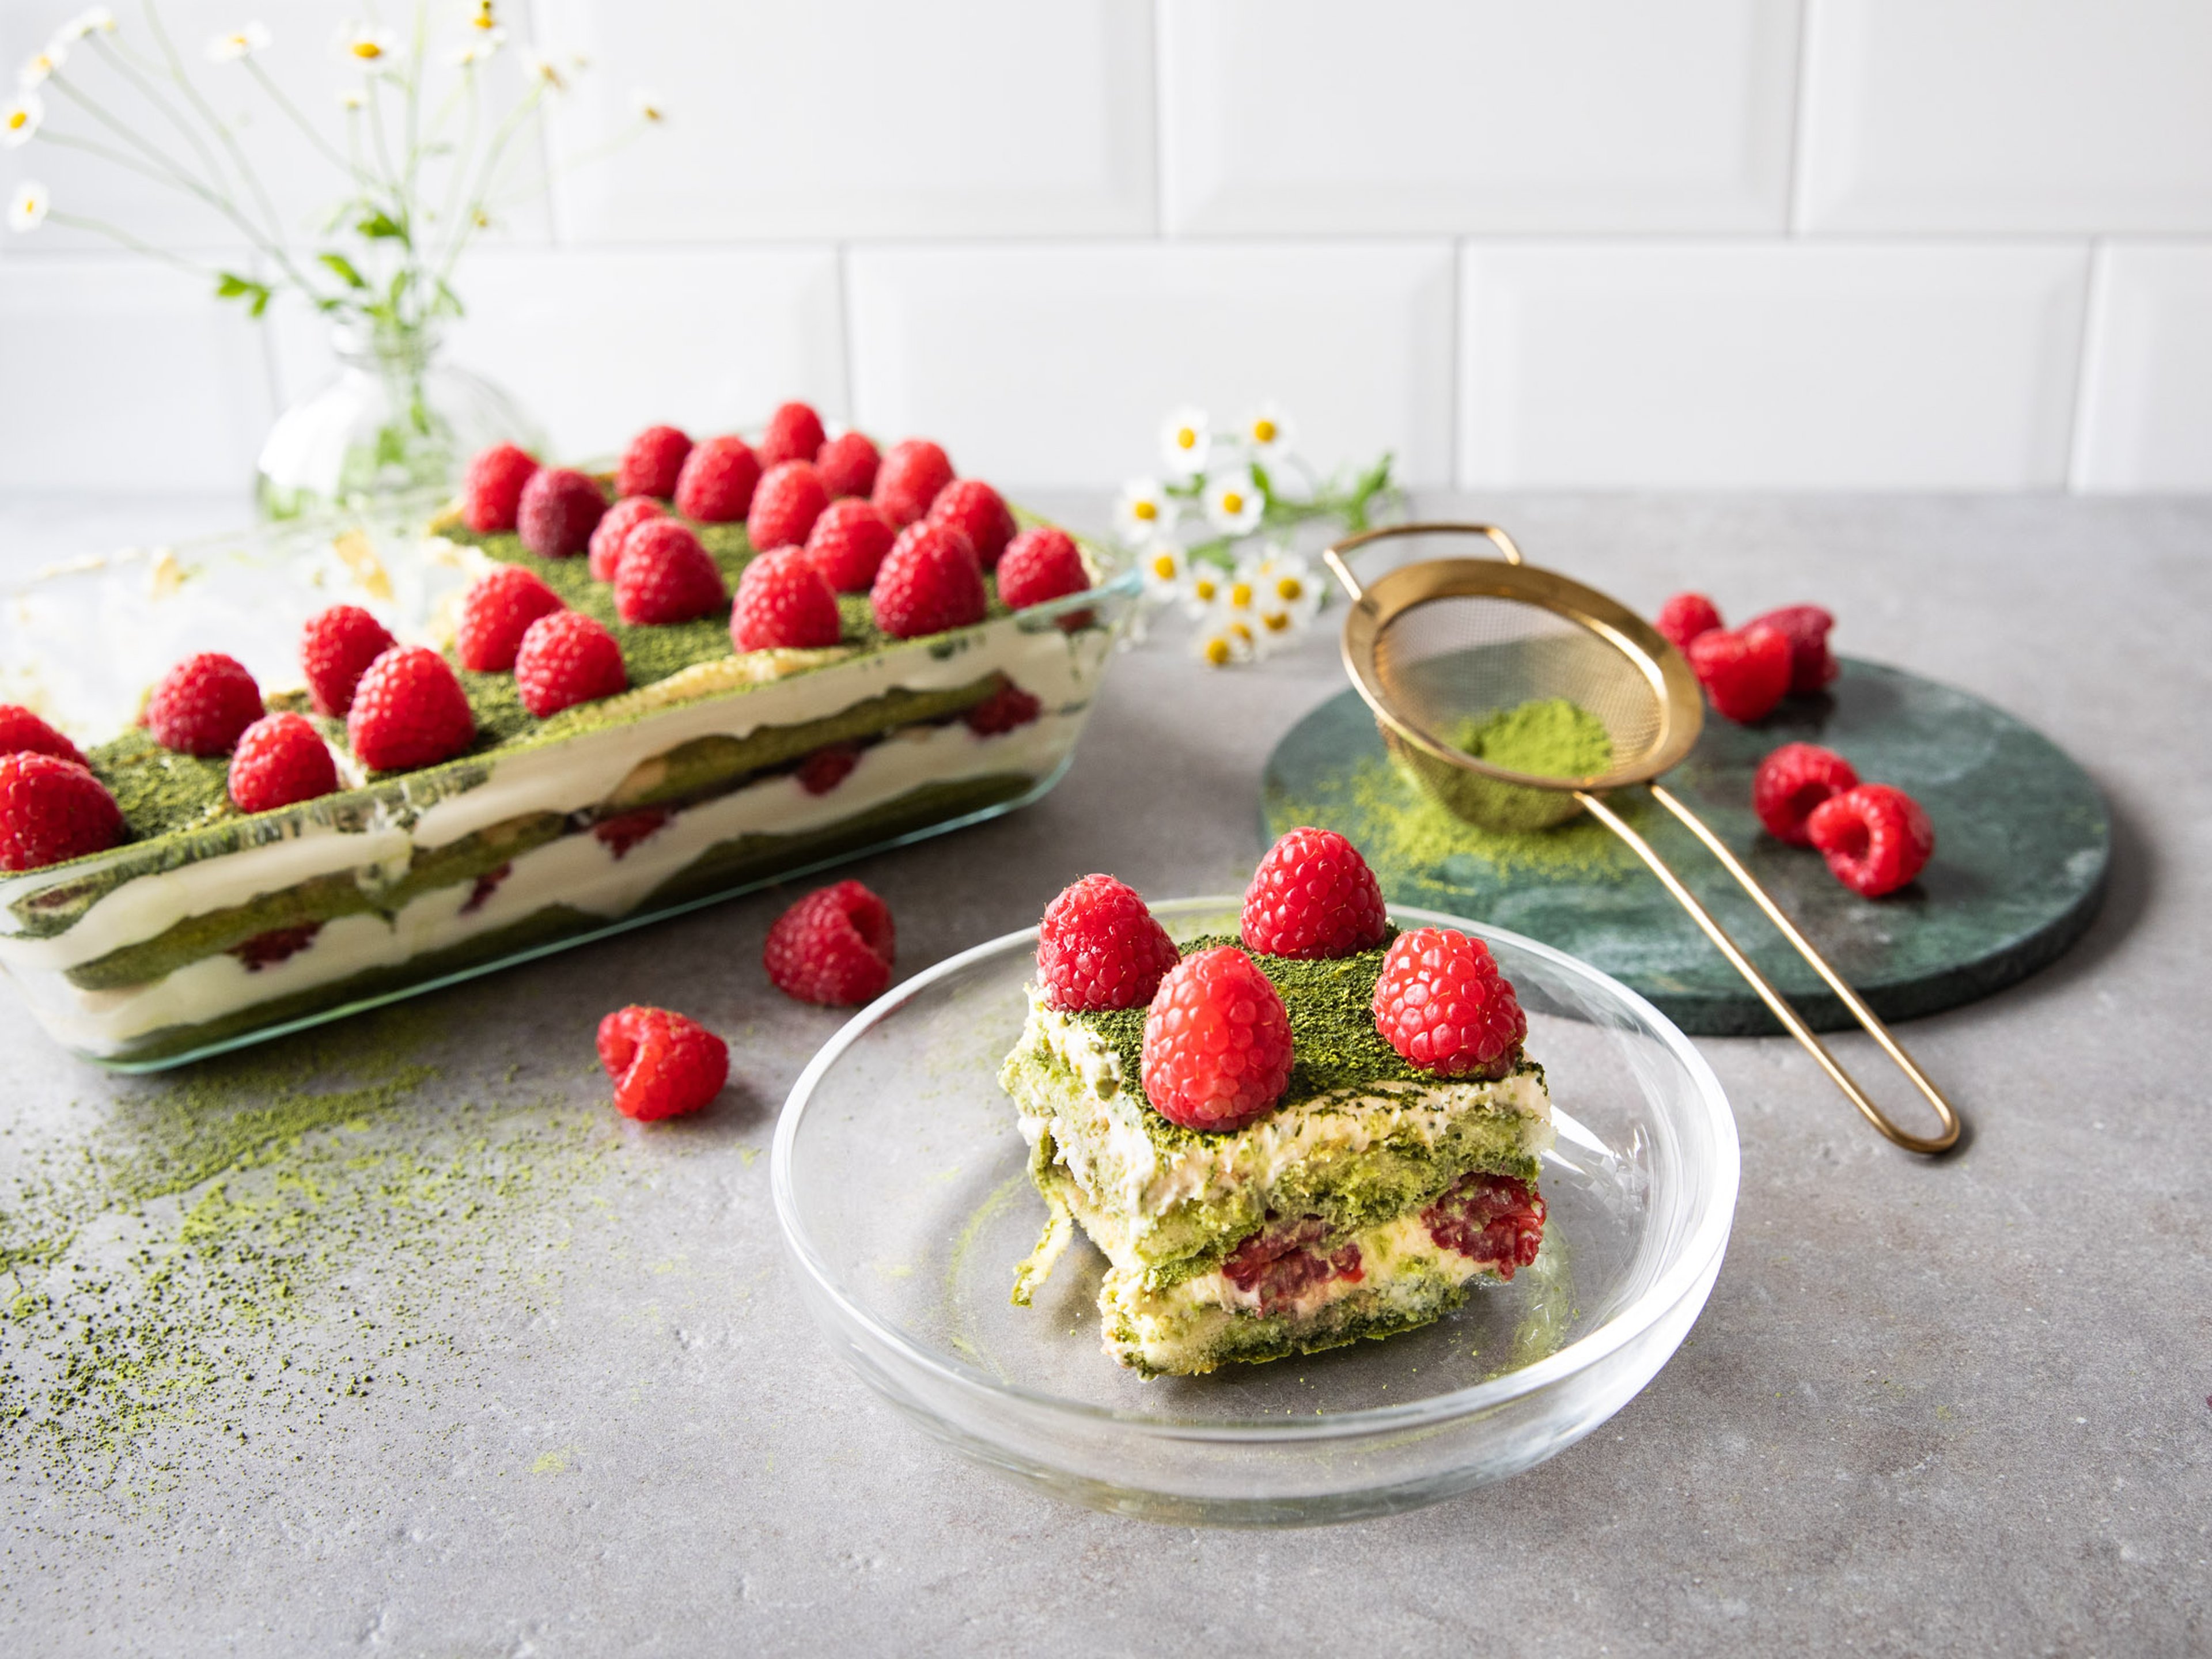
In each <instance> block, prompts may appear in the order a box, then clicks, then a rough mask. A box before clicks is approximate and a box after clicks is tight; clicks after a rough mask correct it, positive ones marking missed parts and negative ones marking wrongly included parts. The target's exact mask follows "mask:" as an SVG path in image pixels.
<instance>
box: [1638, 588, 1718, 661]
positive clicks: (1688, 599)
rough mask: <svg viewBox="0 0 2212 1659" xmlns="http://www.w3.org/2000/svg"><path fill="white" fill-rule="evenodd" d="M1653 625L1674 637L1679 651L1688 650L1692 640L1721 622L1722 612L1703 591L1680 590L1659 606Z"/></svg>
mask: <svg viewBox="0 0 2212 1659" xmlns="http://www.w3.org/2000/svg"><path fill="white" fill-rule="evenodd" d="M1651 625H1652V626H1653V627H1654V628H1656V629H1658V630H1659V631H1660V632H1661V633H1662V634H1664V635H1666V636H1667V637H1668V639H1669V640H1672V641H1674V648H1675V649H1676V650H1677V651H1687V650H1688V649H1689V648H1690V641H1692V640H1694V639H1696V638H1697V637H1698V635H1700V634H1710V633H1711V632H1712V631H1713V629H1716V628H1718V627H1719V626H1720V625H1721V613H1720V610H1719V607H1717V605H1714V604H1713V602H1712V601H1711V599H1707V598H1706V597H1705V595H1704V594H1702V593H1677V594H1676V595H1674V598H1673V599H1669V600H1668V601H1667V603H1666V604H1664V605H1661V606H1660V607H1659V614H1658V615H1657V616H1656V617H1653V618H1652V619H1651Z"/></svg>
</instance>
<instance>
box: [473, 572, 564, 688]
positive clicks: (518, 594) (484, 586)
mask: <svg viewBox="0 0 2212 1659" xmlns="http://www.w3.org/2000/svg"><path fill="white" fill-rule="evenodd" d="M561 608H562V606H561V596H560V595H559V594H558V593H556V592H554V591H553V590H552V589H551V588H550V587H548V586H545V584H544V582H543V581H541V580H538V573H537V572H536V571H534V570H529V569H526V568H524V567H522V566H521V565H519V564H503V565H501V566H500V568H498V569H496V570H494V571H489V572H488V573H486V574H483V575H482V576H479V577H477V580H476V582H475V583H474V585H472V586H471V587H470V589H469V591H468V592H467V593H466V594H465V595H464V596H463V598H462V599H461V623H460V626H459V628H457V629H454V630H453V654H454V655H455V656H456V657H458V658H459V659H460V662H461V666H462V667H464V668H473V669H475V670H477V671H478V672H480V673H496V674H504V673H505V672H507V670H509V669H510V668H513V666H514V653H515V649H516V647H519V646H520V645H521V643H522V635H523V631H524V630H525V629H527V628H528V627H529V626H530V624H531V623H534V622H536V621H537V620H538V618H539V617H543V616H544V615H546V614H547V613H548V612H550V611H558V610H560V609H561Z"/></svg>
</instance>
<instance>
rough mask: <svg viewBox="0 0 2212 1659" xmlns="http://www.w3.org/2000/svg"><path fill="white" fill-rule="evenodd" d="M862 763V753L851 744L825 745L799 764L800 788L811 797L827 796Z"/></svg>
mask: <svg viewBox="0 0 2212 1659" xmlns="http://www.w3.org/2000/svg"><path fill="white" fill-rule="evenodd" d="M859 764H860V750H858V749H856V748H854V746H853V745H852V744H849V743H831V744H823V746H822V747H821V748H819V749H817V750H815V751H814V752H813V753H812V754H811V755H809V756H808V757H806V758H805V760H803V761H801V762H799V787H800V788H801V789H804V790H805V792H806V793H808V794H810V795H826V794H828V793H829V792H830V791H831V790H832V789H835V788H836V787H837V786H838V785H839V784H841V783H842V782H844V781H845V780H846V779H847V778H848V777H850V776H852V775H853V769H854V767H856V766H858V765H859Z"/></svg>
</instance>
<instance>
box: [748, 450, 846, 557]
mask: <svg viewBox="0 0 2212 1659" xmlns="http://www.w3.org/2000/svg"><path fill="white" fill-rule="evenodd" d="M827 506H829V491H828V490H826V489H823V487H822V475H821V474H820V473H818V472H817V471H815V470H814V463H813V462H811V461H786V462H784V463H783V464H782V465H780V466H773V467H770V468H769V471H768V473H767V475H766V476H765V477H763V478H762V479H761V481H760V487H759V488H758V489H755V490H754V491H753V504H752V507H751V509H750V511H749V512H748V513H746V514H745V539H746V540H747V541H749V542H750V543H751V544H753V550H754V551H755V552H757V553H772V552H774V551H775V550H776V549H777V548H779V547H798V546H800V545H802V544H804V543H805V540H806V532H808V531H810V530H811V529H813V528H814V521H815V520H817V519H818V518H820V517H821V516H822V509H823V507H827Z"/></svg>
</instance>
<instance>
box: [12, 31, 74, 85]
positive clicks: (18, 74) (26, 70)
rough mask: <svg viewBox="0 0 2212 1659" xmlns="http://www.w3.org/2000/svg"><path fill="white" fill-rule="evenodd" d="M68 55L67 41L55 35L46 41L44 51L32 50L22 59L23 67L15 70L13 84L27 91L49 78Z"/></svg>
mask: <svg viewBox="0 0 2212 1659" xmlns="http://www.w3.org/2000/svg"><path fill="white" fill-rule="evenodd" d="M68 57H69V44H68V42H66V41H64V40H62V39H61V38H60V37H59V36H56V37H55V38H54V39H53V40H49V41H47V42H46V50H45V51H44V52H33V53H32V54H31V55H30V56H29V57H28V58H25V59H24V60H23V67H22V68H21V69H19V70H16V71H15V84H16V85H17V86H19V87H21V88H23V90H24V91H26V92H28V91H29V90H30V89H31V88H33V87H35V86H37V85H39V84H40V82H43V81H46V80H49V79H51V78H52V76H53V73H54V71H55V70H58V69H59V68H60V67H61V66H62V64H63V63H64V60H66V59H67V58H68Z"/></svg>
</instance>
